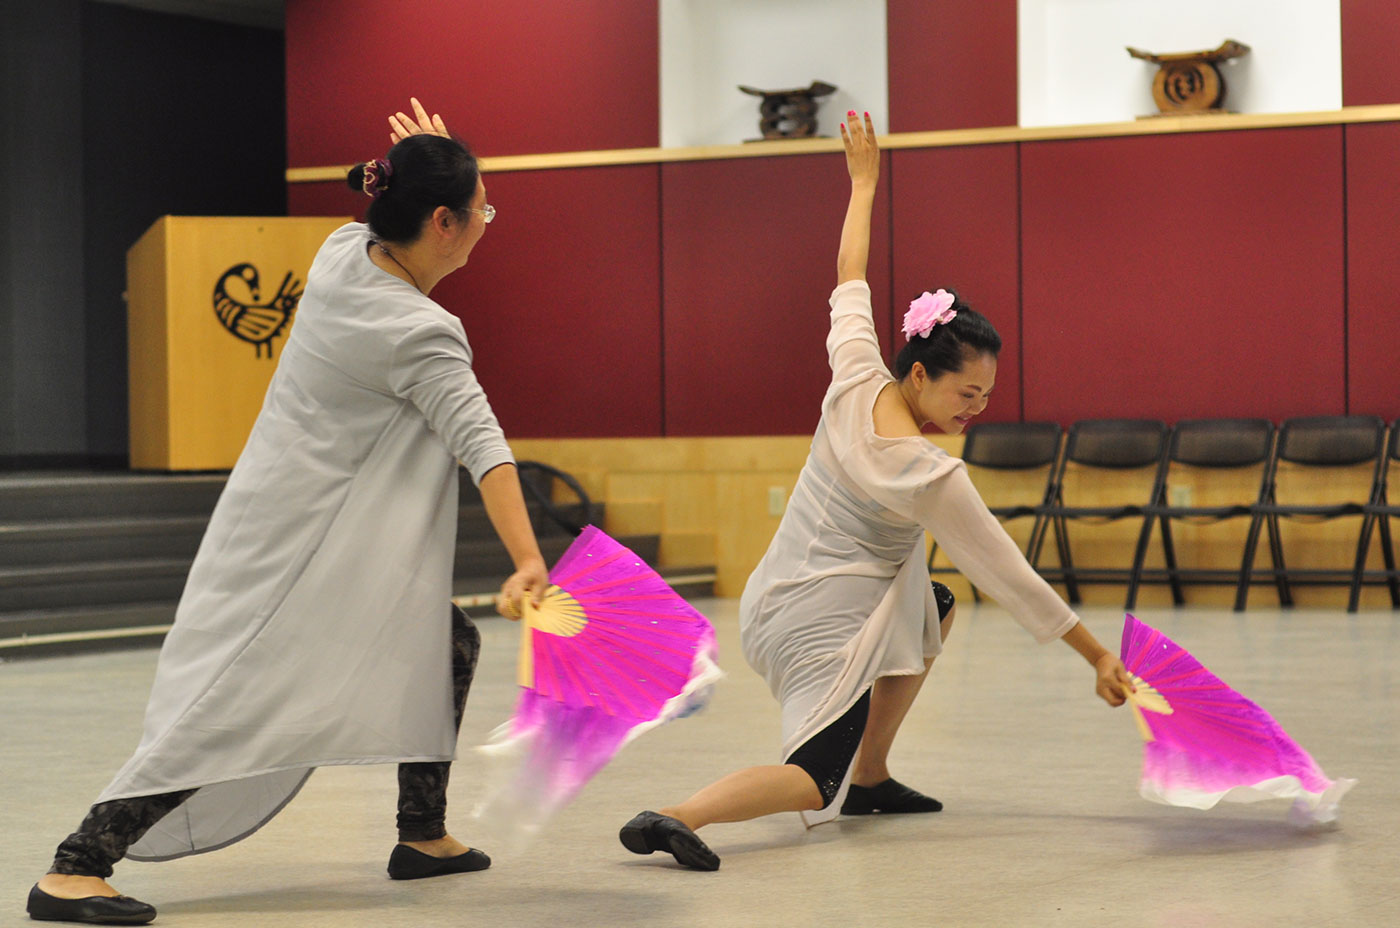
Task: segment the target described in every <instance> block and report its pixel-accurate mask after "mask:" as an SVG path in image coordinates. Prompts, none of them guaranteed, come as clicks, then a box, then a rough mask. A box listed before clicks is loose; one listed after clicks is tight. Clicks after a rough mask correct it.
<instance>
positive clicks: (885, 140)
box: [287, 103, 1400, 184]
mask: <svg viewBox="0 0 1400 928" xmlns="http://www.w3.org/2000/svg"><path fill="white" fill-rule="evenodd" d="M1372 122H1400V104H1394V103H1386V104H1378V105H1374V106H1348V107H1344V108H1342V109H1340V110H1324V111H1320V112H1314V113H1223V114H1217V115H1205V116H1163V117H1153V118H1144V119H1138V120H1134V121H1133V122H1112V123H1098V124H1094V125H1083V126H1034V127H1028V128H1022V127H1020V126H995V127H991V128H986V129H950V130H946V131H941V132H896V133H893V134H890V135H884V136H881V137H880V145H881V146H882V147H883V148H886V149H889V150H894V149H905V148H945V147H949V146H958V145H997V144H1005V143H1007V142H1045V141H1057V140H1062V139H1093V138H1111V137H1117V136H1138V135H1179V134H1182V133H1190V132H1238V131H1246V130H1250V129H1280V128H1292V127H1297V126H1337V125H1351V124H1355V123H1372ZM839 151H841V140H840V139H834V138H821V139H793V140H791V141H785V142H750V143H747V144H743V145H705V146H699V147H692V148H619V149H613V150H609V151H571V152H559V153H555V154H540V155H499V156H495V157H483V158H482V159H481V167H482V170H484V171H486V172H488V173H492V174H494V173H499V172H502V171H541V170H552V169H558V168H584V167H604V166H608V165H617V164H667V163H673V162H680V161H719V160H723V159H726V158H770V157H775V156H781V155H810V154H817V153H823V152H839ZM350 167H351V166H350V165H348V164H344V165H326V166H320V167H302V168H288V169H287V183H289V184H307V183H322V182H326V181H339V182H341V183H344V181H345V172H346V171H348V170H350Z"/></svg>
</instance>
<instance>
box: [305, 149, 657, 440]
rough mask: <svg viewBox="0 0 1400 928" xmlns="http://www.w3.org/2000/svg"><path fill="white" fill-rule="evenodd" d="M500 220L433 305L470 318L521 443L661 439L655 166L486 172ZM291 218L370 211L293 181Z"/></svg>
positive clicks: (328, 187) (503, 413)
mask: <svg viewBox="0 0 1400 928" xmlns="http://www.w3.org/2000/svg"><path fill="white" fill-rule="evenodd" d="M485 182H486V198H487V200H488V201H489V202H490V203H491V204H492V205H493V206H495V207H496V209H497V210H498V213H497V215H496V219H495V221H494V222H492V223H491V225H489V226H487V228H486V234H485V235H484V236H483V237H482V239H481V242H480V243H479V244H478V245H477V246H476V248H475V249H474V250H473V251H472V256H471V261H470V262H469V263H468V264H467V266H466V267H464V268H462V269H461V270H459V271H457V272H455V273H453V274H451V275H450V276H448V277H447V278H445V279H444V280H443V281H442V282H441V283H440V284H438V286H437V287H436V288H435V289H434V290H433V293H432V296H433V299H435V300H437V301H438V303H440V304H442V306H444V307H445V308H446V309H448V310H449V311H451V312H452V313H454V314H456V315H457V316H458V317H460V318H461V320H462V324H463V326H464V327H465V328H466V330H467V338H468V339H469V340H470V341H471V345H472V351H473V353H474V359H473V365H472V366H473V368H474V369H475V371H476V374H477V376H478V377H479V378H480V380H481V383H482V385H483V386H484V387H485V389H486V393H487V396H489V397H490V398H491V406H492V408H493V409H494V410H495V411H496V415H497V417H498V418H499V419H500V420H501V426H502V427H503V428H504V429H505V431H506V435H507V436H510V437H513V438H540V437H558V438H570V437H594V438H601V437H627V436H656V435H660V434H661V312H660V308H659V304H660V295H661V278H660V273H661V271H660V268H661V249H660V241H659V238H658V230H657V211H658V209H659V204H658V202H657V190H658V183H659V180H658V169H657V167H656V166H655V165H638V166H625V167H609V168H575V169H568V170H552V171H528V172H505V173H500V174H488V175H486V177H485ZM292 191H293V193H294V195H295V196H294V198H293V199H294V202H293V212H294V213H298V214H301V215H319V214H331V215H334V214H354V215H355V216H356V218H357V219H362V218H363V215H364V210H363V205H364V204H365V203H366V202H368V201H367V200H365V199H364V197H362V196H359V197H357V196H355V195H353V194H351V195H350V196H349V198H348V200H347V197H346V196H344V195H342V191H343V193H344V194H350V191H349V189H348V188H344V187H341V186H338V185H335V184H293V185H292Z"/></svg>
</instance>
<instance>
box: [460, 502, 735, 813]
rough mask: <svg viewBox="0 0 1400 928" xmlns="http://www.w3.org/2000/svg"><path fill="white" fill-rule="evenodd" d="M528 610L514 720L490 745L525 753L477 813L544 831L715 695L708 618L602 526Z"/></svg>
mask: <svg viewBox="0 0 1400 928" xmlns="http://www.w3.org/2000/svg"><path fill="white" fill-rule="evenodd" d="M549 579H550V581H551V586H550V587H549V589H548V590H547V591H546V593H545V595H544V597H543V600H542V602H541V603H540V605H539V606H538V607H536V606H533V605H531V604H530V603H529V602H528V601H527V602H526V604H525V610H524V615H523V617H522V619H521V626H522V627H521V639H520V658H519V663H518V667H517V682H519V684H520V697H519V700H518V702H517V703H516V708H515V717H514V718H513V719H512V720H511V721H510V722H508V723H506V724H505V725H503V726H501V728H499V729H497V730H496V732H495V733H493V735H492V737H491V740H490V743H489V744H487V745H486V746H485V747H484V748H483V750H485V751H487V752H488V753H491V754H496V755H499V756H510V757H517V756H518V757H519V763H518V766H517V767H516V769H514V770H513V771H512V772H511V776H510V778H509V781H508V782H505V783H504V784H502V785H501V786H500V787H499V788H497V789H496V790H495V791H494V792H493V793H492V794H491V795H489V796H488V797H487V798H486V800H485V802H484V803H483V804H482V806H481V807H479V808H478V810H477V811H478V814H479V815H486V816H493V817H499V818H502V819H505V820H506V821H508V822H509V823H510V824H511V825H512V826H513V827H514V828H516V829H517V830H521V831H525V832H529V831H533V830H536V829H538V828H539V827H540V825H542V824H543V823H544V821H545V820H546V819H548V818H549V816H550V815H552V814H553V813H554V812H555V811H557V810H558V809H559V808H561V807H562V806H563V805H564V804H566V803H567V802H569V800H571V799H572V798H573V797H574V796H575V795H577V794H578V791H579V790H580V789H582V788H583V785H584V784H585V783H587V782H588V780H589V779H591V778H592V777H593V775H594V774H596V773H597V772H598V771H599V770H601V769H602V768H603V767H604V766H605V765H606V764H607V762H608V761H609V760H611V759H612V757H613V756H614V755H615V754H616V753H617V752H618V751H619V750H620V749H621V748H622V747H623V746H624V745H626V744H627V743H628V742H630V741H631V740H632V739H633V738H636V737H637V736H638V735H640V734H642V733H643V732H645V731H648V730H650V729H652V728H655V727H656V726H658V725H660V724H662V723H663V722H667V721H669V720H671V719H673V718H679V717H681V716H684V715H688V714H690V713H691V712H694V711H696V710H697V709H699V708H700V707H701V706H702V705H704V703H705V702H706V701H707V700H708V698H709V694H710V690H711V689H712V687H713V684H714V682H715V680H717V679H718V678H719V677H720V675H721V674H720V671H719V667H718V666H717V665H716V663H715V660H716V656H717V653H716V645H715V633H714V629H713V627H711V625H710V623H709V620H708V619H706V618H705V617H704V616H703V615H701V614H700V613H699V612H697V611H696V610H695V609H694V608H693V607H692V606H691V605H690V604H689V603H687V602H686V601H685V600H684V599H683V598H681V596H680V595H679V594H677V593H676V592H675V591H674V590H672V589H671V588H670V587H669V586H668V585H667V584H666V581H664V580H663V579H662V578H661V577H660V575H659V574H657V573H656V571H654V570H652V569H651V568H650V567H648V566H647V564H646V563H645V562H644V561H643V560H642V559H641V558H640V557H638V556H637V555H636V554H634V553H633V552H632V551H630V550H628V549H627V548H626V547H624V546H623V545H621V544H619V543H618V542H616V541H614V540H613V539H612V538H609V537H608V536H607V535H606V534H604V533H603V532H602V531H600V530H599V529H597V528H594V527H593V526H589V527H588V528H586V529H584V531H583V533H582V534H580V535H579V537H578V538H577V539H575V540H574V543H573V544H572V545H570V546H569V550H568V551H566V552H564V555H563V557H561V558H560V559H559V563H557V564H556V565H555V566H554V569H553V570H551V571H550V573H549Z"/></svg>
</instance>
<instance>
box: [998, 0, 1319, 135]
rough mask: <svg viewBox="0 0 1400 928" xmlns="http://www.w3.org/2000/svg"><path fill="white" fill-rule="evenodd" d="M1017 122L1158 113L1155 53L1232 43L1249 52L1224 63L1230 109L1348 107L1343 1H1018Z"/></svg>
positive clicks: (1111, 119) (1063, 122)
mask: <svg viewBox="0 0 1400 928" xmlns="http://www.w3.org/2000/svg"><path fill="white" fill-rule="evenodd" d="M1018 16H1019V21H1018V25H1019V38H1018V46H1019V85H1020V93H1019V97H1020V123H1021V125H1023V126H1062V125H1079V124H1085V123H1102V122H1125V121H1129V120H1132V119H1135V118H1137V117H1139V116H1149V115H1151V114H1153V113H1156V112H1157V105H1156V104H1155V103H1153V101H1152V77H1153V75H1154V74H1155V73H1156V71H1157V66H1156V65H1155V64H1151V63H1149V62H1146V61H1140V60H1138V59H1136V58H1131V57H1129V56H1128V53H1127V51H1125V46H1129V45H1131V46H1133V47H1135V48H1140V49H1143V50H1145V51H1149V52H1154V53H1156V54H1171V53H1174V52H1194V51H1200V50H1203V49H1208V48H1215V47H1217V46H1218V45H1220V43H1221V42H1223V41H1224V40H1225V39H1235V40H1237V41H1240V42H1243V43H1245V44H1246V45H1248V46H1249V47H1250V48H1251V51H1250V53H1249V54H1248V55H1246V56H1244V57H1242V58H1236V59H1234V60H1232V61H1227V62H1224V63H1223V64H1222V65H1220V71H1221V74H1222V75H1223V76H1224V78H1225V87H1226V99H1225V107H1226V108H1227V109H1229V110H1232V111H1234V112H1237V113H1294V112H1313V111H1318V110H1334V109H1339V108H1340V107H1341V105H1342V40H1341V5H1340V0H1172V2H1171V3H1163V2H1161V0H1018Z"/></svg>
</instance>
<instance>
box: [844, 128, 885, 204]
mask: <svg viewBox="0 0 1400 928" xmlns="http://www.w3.org/2000/svg"><path fill="white" fill-rule="evenodd" d="M846 119H847V122H843V123H841V141H842V142H844V143H845V145H846V170H847V171H849V172H850V174H851V184H852V186H855V185H862V184H868V185H869V186H871V187H874V186H875V184H876V183H877V182H878V181H879V179H880V146H879V144H878V143H877V142H876V141H875V126H874V124H873V123H871V121H870V114H869V113H866V114H865V120H864V123H862V122H861V120H858V119H856V111H855V110H849V111H847V113H846Z"/></svg>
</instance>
